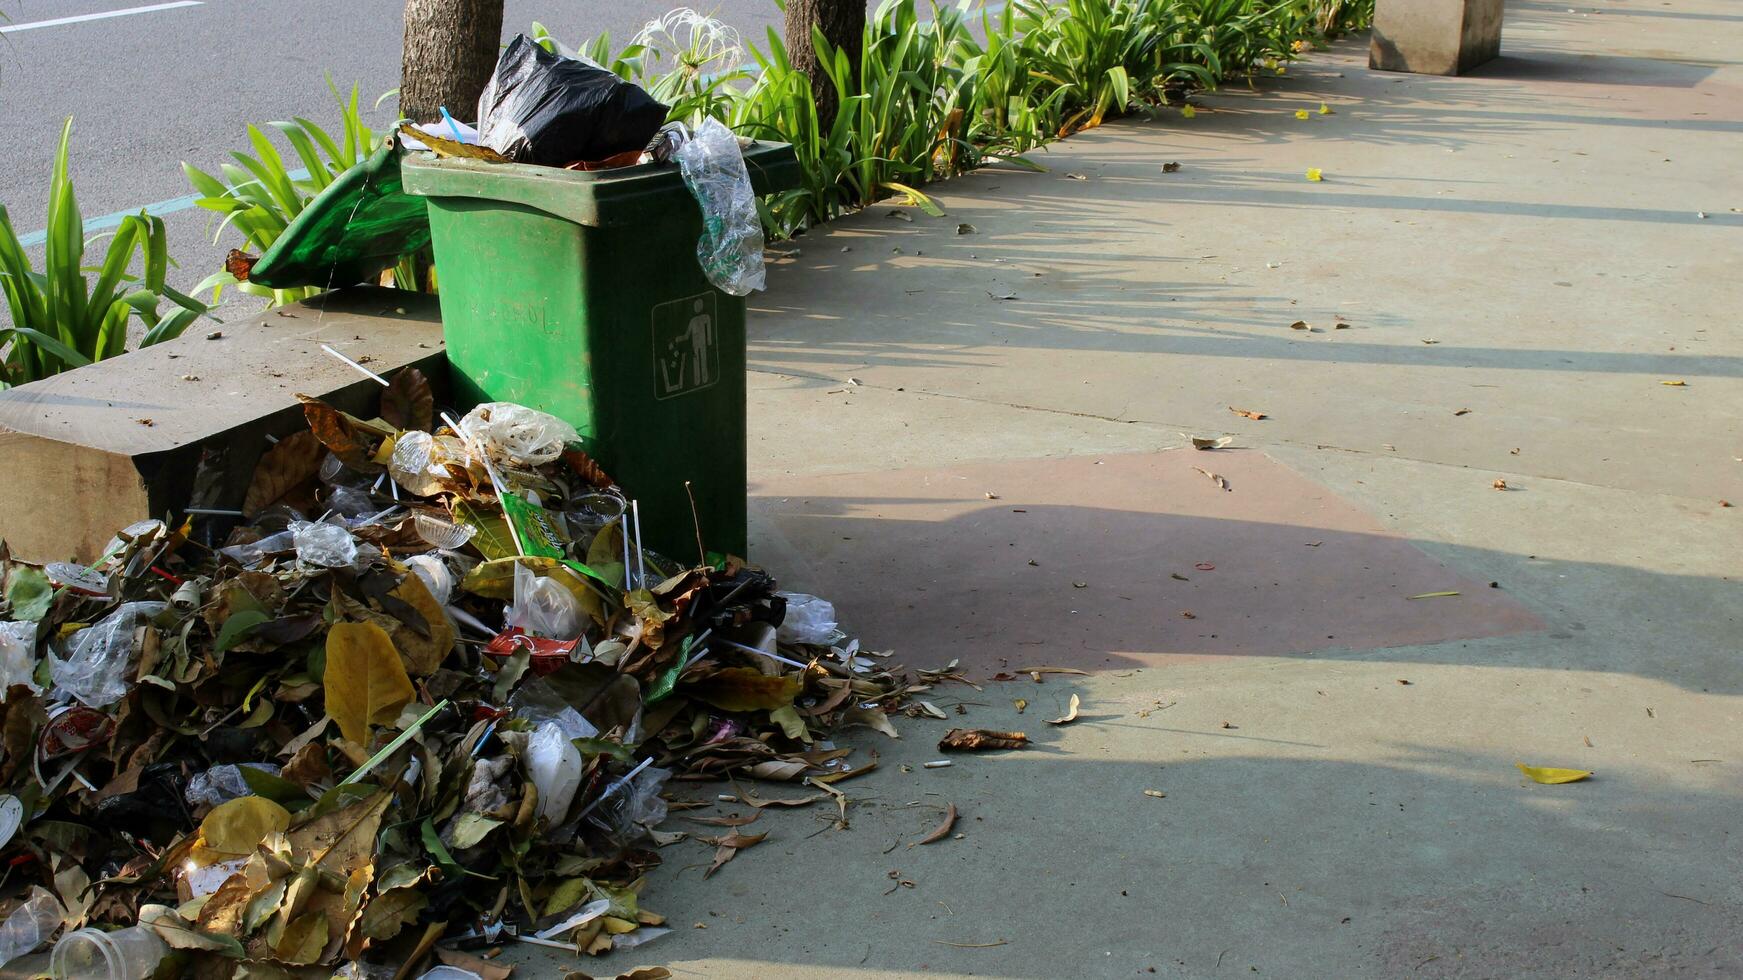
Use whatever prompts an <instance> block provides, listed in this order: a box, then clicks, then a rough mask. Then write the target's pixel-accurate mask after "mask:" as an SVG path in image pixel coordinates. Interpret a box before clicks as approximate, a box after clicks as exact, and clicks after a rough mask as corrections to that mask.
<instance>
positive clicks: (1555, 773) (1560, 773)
mask: <svg viewBox="0 0 1743 980" xmlns="http://www.w3.org/2000/svg"><path fill="white" fill-rule="evenodd" d="M1514 765H1516V766H1518V767H1519V771H1520V772H1522V773H1524V774H1525V778H1527V779H1529V780H1531V781H1532V782H1535V783H1543V784H1545V785H1548V786H1553V785H1556V784H1559V783H1577V782H1579V781H1580V780H1582V779H1585V778H1586V777H1587V776H1590V775H1591V772H1590V771H1588V770H1585V769H1557V768H1555V767H1553V766H1528V765H1526V764H1525V763H1523V762H1515V763H1514Z"/></svg>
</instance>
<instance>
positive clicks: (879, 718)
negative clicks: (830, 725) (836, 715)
mask: <svg viewBox="0 0 1743 980" xmlns="http://www.w3.org/2000/svg"><path fill="white" fill-rule="evenodd" d="M855 725H863V726H865V727H866V728H873V729H876V730H878V731H880V732H883V733H884V734H885V735H888V736H889V737H891V738H901V737H902V736H901V735H900V734H899V733H898V732H897V731H896V726H895V725H892V724H890V716H889V715H887V714H885V713H884V709H882V708H849V709H847V710H846V711H843V712H842V713H841V721H840V722H839V723H837V726H836V727H838V728H852V727H854V726H855Z"/></svg>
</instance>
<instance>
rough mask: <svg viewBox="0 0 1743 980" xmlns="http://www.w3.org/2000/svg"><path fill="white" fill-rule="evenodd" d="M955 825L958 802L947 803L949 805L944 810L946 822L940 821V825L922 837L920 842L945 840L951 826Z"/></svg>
mask: <svg viewBox="0 0 1743 980" xmlns="http://www.w3.org/2000/svg"><path fill="white" fill-rule="evenodd" d="M955 826H956V804H954V803H951V804H948V805H947V807H946V809H945V811H944V822H943V823H940V824H939V825H938V827H937V828H936V829H935V830H933V831H932V832H931V833H930V834H927V835H926V836H925V837H922V838H920V843H922V844H936V843H938V842H939V841H941V840H943V839H944V838H946V837H949V836H950V830H951V828H952V827H955Z"/></svg>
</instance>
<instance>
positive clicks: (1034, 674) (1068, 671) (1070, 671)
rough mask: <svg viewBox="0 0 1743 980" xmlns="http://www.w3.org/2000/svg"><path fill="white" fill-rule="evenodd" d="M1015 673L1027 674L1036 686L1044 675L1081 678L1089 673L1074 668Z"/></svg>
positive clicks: (1027, 668) (1025, 670) (1020, 670)
mask: <svg viewBox="0 0 1743 980" xmlns="http://www.w3.org/2000/svg"><path fill="white" fill-rule="evenodd" d="M1017 673H1019V674H1028V675H1029V678H1030V679H1031V680H1033V681H1034V682H1035V683H1037V684H1039V683H1041V678H1042V676H1043V675H1045V674H1078V675H1081V676H1083V677H1088V676H1089V671H1087V670H1078V669H1077V668H1076V667H1018V668H1017ZM993 679H994V680H997V679H998V678H996V677H995V678H993Z"/></svg>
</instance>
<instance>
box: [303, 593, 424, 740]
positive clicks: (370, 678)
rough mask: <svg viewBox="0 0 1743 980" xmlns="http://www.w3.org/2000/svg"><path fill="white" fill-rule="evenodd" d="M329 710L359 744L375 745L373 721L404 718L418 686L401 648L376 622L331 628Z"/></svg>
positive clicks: (326, 679) (347, 735)
mask: <svg viewBox="0 0 1743 980" xmlns="http://www.w3.org/2000/svg"><path fill="white" fill-rule="evenodd" d="M321 686H322V687H324V688H326V693H327V715H328V716H329V717H331V718H332V719H333V721H334V722H335V723H336V724H337V725H338V726H339V731H340V732H341V733H342V734H343V735H344V736H345V738H347V739H348V740H350V741H353V742H356V743H357V744H358V745H367V744H369V726H370V725H372V724H373V725H385V724H388V723H389V722H391V721H393V720H394V719H395V718H398V717H399V712H400V709H401V708H404V707H405V706H406V705H407V704H410V703H411V700H412V698H413V696H415V695H416V693H417V692H416V691H414V690H412V682H411V678H409V677H407V676H406V672H405V665H404V664H403V663H401V662H400V659H399V651H398V650H395V649H394V646H393V640H391V639H389V638H388V635H387V633H386V631H384V630H383V629H382V628H381V627H379V626H377V625H375V624H374V623H337V624H335V625H334V626H333V628H332V629H331V630H329V631H328V633H327V670H326V673H325V674H324V675H322V677H321Z"/></svg>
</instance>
